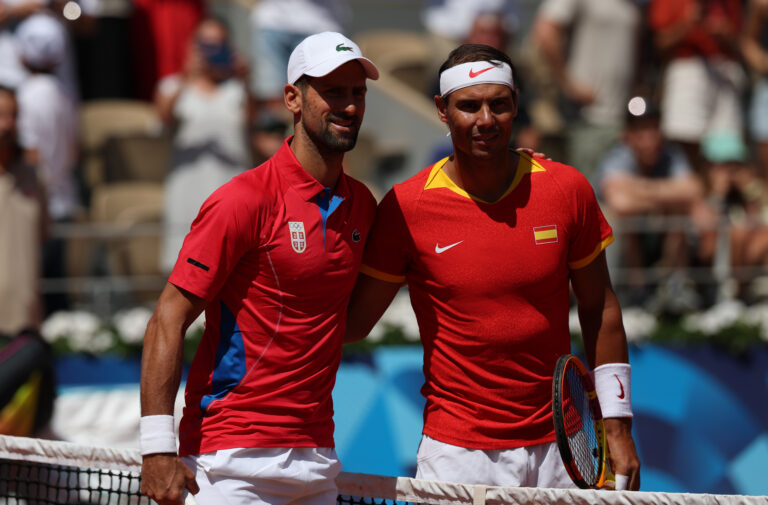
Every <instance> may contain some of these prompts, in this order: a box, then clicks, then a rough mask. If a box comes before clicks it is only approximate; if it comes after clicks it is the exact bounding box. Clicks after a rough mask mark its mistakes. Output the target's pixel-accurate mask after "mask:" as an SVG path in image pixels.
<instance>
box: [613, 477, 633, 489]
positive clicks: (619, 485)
mask: <svg viewBox="0 0 768 505" xmlns="http://www.w3.org/2000/svg"><path fill="white" fill-rule="evenodd" d="M613 478H614V479H616V480H615V481H614V482H615V484H614V487H613V489H615V490H616V491H626V490H627V487H628V485H629V476H628V475H620V474H616V475H614V476H613Z"/></svg>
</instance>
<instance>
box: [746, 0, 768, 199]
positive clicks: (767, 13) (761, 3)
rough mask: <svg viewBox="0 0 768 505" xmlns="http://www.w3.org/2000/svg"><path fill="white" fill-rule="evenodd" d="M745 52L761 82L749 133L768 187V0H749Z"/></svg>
mask: <svg viewBox="0 0 768 505" xmlns="http://www.w3.org/2000/svg"><path fill="white" fill-rule="evenodd" d="M747 6H748V9H747V15H746V16H745V17H744V20H745V26H744V30H743V32H742V38H741V52H742V55H743V57H744V61H745V63H746V64H747V65H748V67H749V69H750V70H752V71H753V72H754V73H755V75H756V77H757V79H756V80H755V81H754V85H753V87H752V100H751V103H750V106H749V130H750V134H751V136H752V140H754V141H755V143H756V145H757V155H758V161H759V163H760V169H761V170H760V176H761V177H762V179H763V180H764V181H765V182H766V184H768V0H748V4H747Z"/></svg>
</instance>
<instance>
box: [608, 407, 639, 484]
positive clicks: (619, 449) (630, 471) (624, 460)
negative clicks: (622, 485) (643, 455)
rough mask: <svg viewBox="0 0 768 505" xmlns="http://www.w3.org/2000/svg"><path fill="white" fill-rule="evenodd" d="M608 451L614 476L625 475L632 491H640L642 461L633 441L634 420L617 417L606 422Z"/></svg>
mask: <svg viewBox="0 0 768 505" xmlns="http://www.w3.org/2000/svg"><path fill="white" fill-rule="evenodd" d="M605 432H606V436H607V438H608V450H609V452H610V454H611V467H612V468H613V473H614V475H625V476H627V477H628V479H627V487H626V489H629V490H631V491H637V490H638V489H640V459H639V458H638V457H637V449H635V441H634V440H632V418H629V417H616V418H609V419H606V420H605Z"/></svg>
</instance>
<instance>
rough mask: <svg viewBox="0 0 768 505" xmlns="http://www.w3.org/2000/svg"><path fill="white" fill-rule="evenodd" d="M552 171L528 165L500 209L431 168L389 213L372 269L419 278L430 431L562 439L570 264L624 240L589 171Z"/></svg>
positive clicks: (483, 439)
mask: <svg viewBox="0 0 768 505" xmlns="http://www.w3.org/2000/svg"><path fill="white" fill-rule="evenodd" d="M442 164H443V163H442V162H439V163H438V164H437V165H436V167H439V166H442ZM541 165H543V167H542V166H540V165H538V164H537V163H535V162H533V163H532V162H531V160H530V158H524V159H521V162H520V165H519V166H518V172H519V175H518V178H517V179H516V182H515V183H513V189H511V192H509V193H508V194H507V196H506V197H504V198H503V199H501V200H500V201H498V202H496V203H492V204H490V203H483V202H479V201H476V200H473V199H471V198H469V197H468V196H467V195H466V193H464V194H461V193H460V191H461V190H459V192H457V191H456V189H457V188H455V187H454V188H451V187H450V186H446V184H443V183H440V179H441V177H445V175H444V173H442V171H441V170H439V169H436V168H435V167H429V168H427V169H425V170H423V171H422V172H420V173H419V174H417V175H416V176H414V177H412V178H411V179H409V180H407V181H406V182H404V183H403V184H399V185H395V187H394V188H393V189H392V190H391V191H390V192H389V193H388V194H387V195H386V196H385V198H384V199H383V200H382V202H381V204H380V205H379V209H378V211H377V215H376V220H375V222H374V226H373V229H372V230H371V236H370V238H369V240H368V244H367V245H366V254H365V259H364V267H363V269H362V271H363V272H364V273H366V274H368V275H371V276H373V277H378V278H380V279H382V280H396V278H397V277H398V276H403V277H405V279H406V280H407V282H408V287H409V293H410V297H411V302H412V304H413V308H414V312H415V313H416V317H417V320H418V323H419V330H420V333H421V341H422V344H423V346H424V373H425V384H424V387H423V388H422V394H423V395H424V396H425V398H426V400H427V403H426V407H425V414H424V419H425V422H424V433H425V434H426V435H428V436H430V437H432V438H434V439H436V440H439V441H442V442H446V443H449V444H452V445H457V446H461V447H466V448H473V449H507V448H513V447H521V446H528V445H533V444H539V443H544V442H549V441H553V440H554V429H553V423H552V408H551V397H552V375H553V373H554V369H555V362H556V361H557V358H558V357H559V356H560V355H562V354H566V353H568V352H570V334H569V330H568V312H569V264H570V265H571V266H572V267H575V266H586V265H587V264H589V262H590V261H591V260H592V259H594V258H595V257H596V256H597V254H599V252H600V251H601V250H602V248H604V247H605V245H607V243H609V242H610V240H611V238H612V234H611V233H612V232H611V228H610V226H609V225H608V223H607V222H606V221H605V219H604V217H603V215H602V213H601V212H600V208H599V207H598V204H597V201H596V199H595V196H594V192H593V191H592V188H591V186H590V185H589V183H588V182H587V180H586V179H585V178H584V176H583V175H581V174H580V173H578V172H577V171H576V170H575V169H573V168H571V167H568V166H566V165H562V164H559V163H555V162H551V161H542V162H541ZM444 180H447V178H445V179H444Z"/></svg>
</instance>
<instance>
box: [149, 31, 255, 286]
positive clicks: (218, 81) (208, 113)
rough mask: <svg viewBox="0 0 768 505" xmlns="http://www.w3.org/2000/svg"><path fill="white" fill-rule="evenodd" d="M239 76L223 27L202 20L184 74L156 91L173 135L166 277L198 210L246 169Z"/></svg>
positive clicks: (246, 109) (243, 92)
mask: <svg viewBox="0 0 768 505" xmlns="http://www.w3.org/2000/svg"><path fill="white" fill-rule="evenodd" d="M244 73H245V72H244V70H243V64H242V63H239V60H238V57H237V55H236V54H235V52H234V49H233V48H232V46H231V45H230V42H229V32H228V30H227V27H226V26H225V25H224V24H223V23H222V22H221V21H218V20H215V19H206V20H204V21H203V22H202V23H200V26H199V27H198V28H197V30H196V31H195V33H194V36H193V37H192V40H191V41H190V43H189V53H188V57H187V61H186V64H185V68H184V71H183V72H182V73H179V74H174V75H171V76H168V77H166V78H164V79H163V80H162V81H160V83H159V85H158V89H157V95H156V98H155V104H156V107H157V111H158V114H159V115H160V118H161V119H162V120H163V122H164V123H165V125H166V126H167V127H169V128H170V129H171V130H172V131H173V132H174V139H173V156H172V166H171V171H170V173H169V174H168V177H167V178H166V193H165V194H166V198H165V212H164V216H165V227H166V231H165V233H164V234H163V240H164V242H163V245H162V252H161V261H160V266H161V268H163V269H164V270H166V271H170V270H171V268H172V267H173V265H174V263H175V262H176V255H177V254H178V252H179V250H180V249H181V244H182V241H183V239H184V235H186V233H187V232H188V231H189V225H190V224H192V220H193V219H194V217H195V216H196V215H197V211H198V209H199V208H200V204H202V203H203V201H204V200H205V198H206V197H208V195H210V194H211V192H212V191H213V190H214V189H216V188H218V187H219V186H221V185H222V184H224V183H225V182H227V181H229V179H231V178H232V177H233V176H235V175H237V174H238V173H240V172H242V171H243V170H246V169H247V168H249V166H250V152H249V149H248V141H247V127H248V124H249V116H250V113H251V104H250V98H249V94H248V91H247V86H246V84H245V82H244V80H243V77H244Z"/></svg>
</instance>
